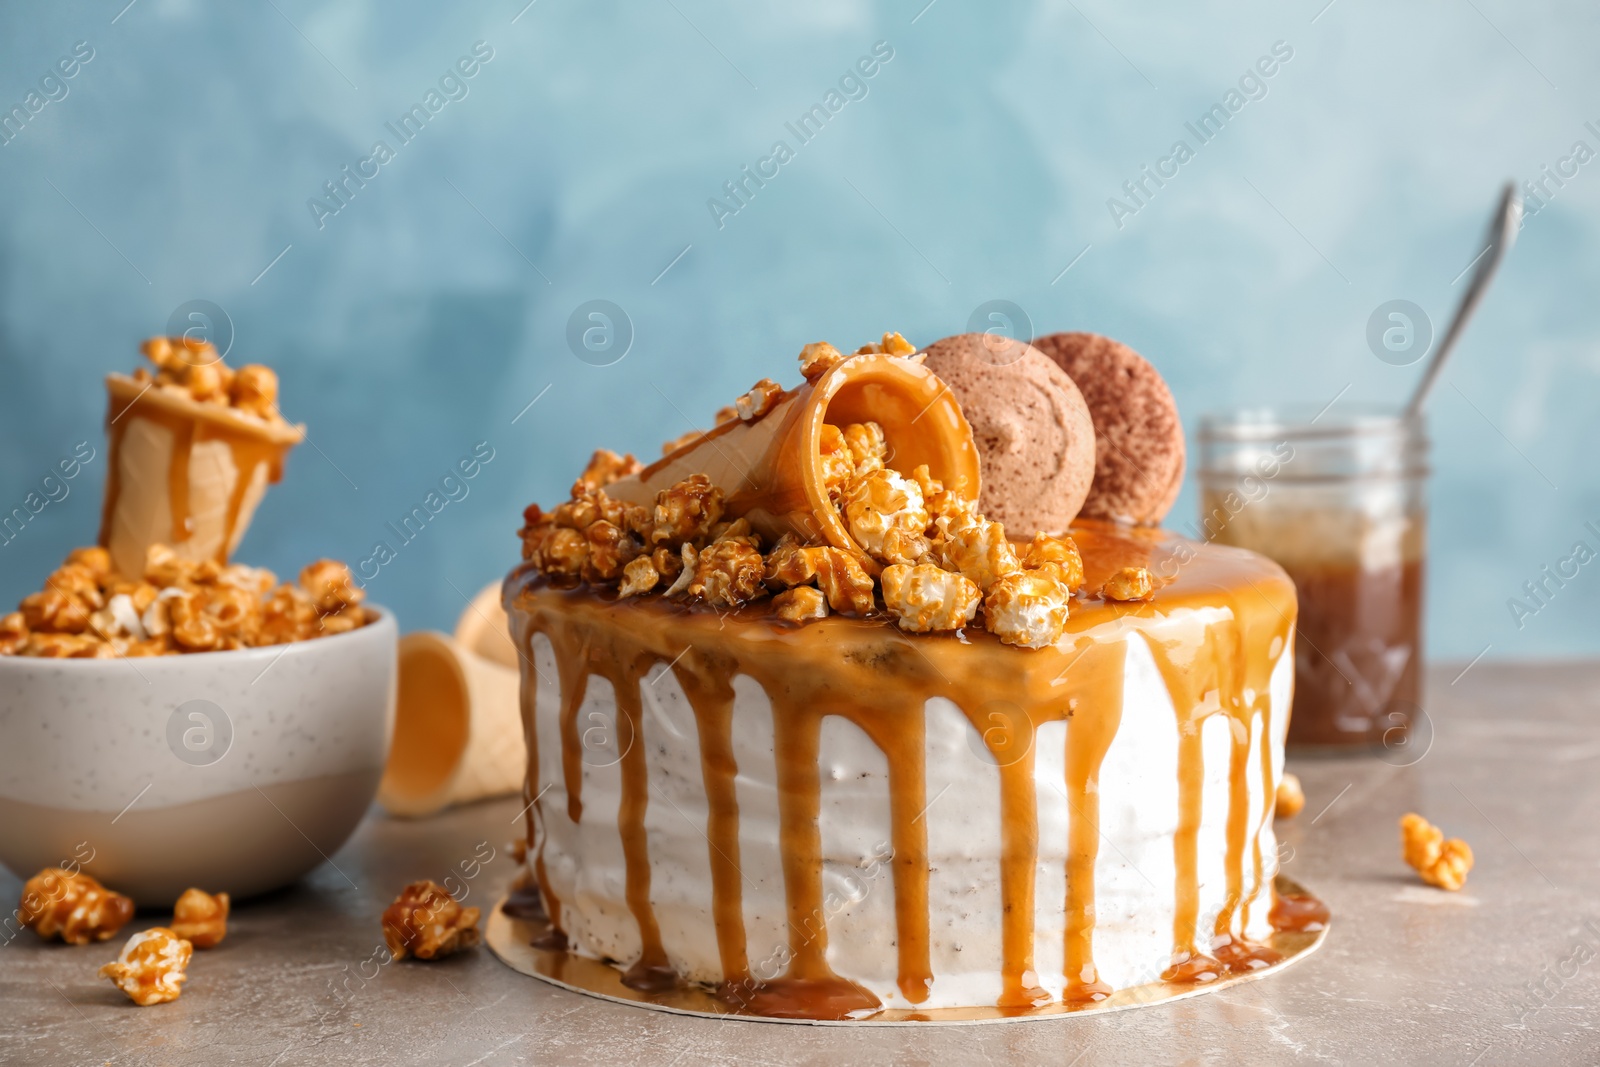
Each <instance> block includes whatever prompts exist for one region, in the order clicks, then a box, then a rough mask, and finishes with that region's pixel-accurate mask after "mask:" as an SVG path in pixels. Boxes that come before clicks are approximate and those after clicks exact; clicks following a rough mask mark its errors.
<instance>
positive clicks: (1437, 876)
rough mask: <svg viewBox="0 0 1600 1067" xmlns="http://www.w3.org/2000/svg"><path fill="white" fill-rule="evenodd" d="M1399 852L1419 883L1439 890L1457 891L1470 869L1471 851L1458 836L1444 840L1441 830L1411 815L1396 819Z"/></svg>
mask: <svg viewBox="0 0 1600 1067" xmlns="http://www.w3.org/2000/svg"><path fill="white" fill-rule="evenodd" d="M1400 849H1401V853H1402V854H1403V855H1404V857H1405V861H1406V863H1408V864H1410V865H1411V867H1412V868H1413V869H1414V870H1415V871H1416V872H1417V873H1418V874H1419V875H1421V876H1422V880H1423V881H1424V882H1427V883H1428V884H1429V885H1434V886H1438V887H1439V888H1440V889H1449V890H1452V891H1454V890H1457V889H1460V888H1461V887H1462V886H1463V885H1465V884H1466V882H1467V872H1468V871H1470V870H1472V848H1471V847H1470V846H1469V845H1468V844H1467V843H1466V842H1465V841H1463V840H1461V839H1460V838H1459V837H1452V838H1450V839H1449V840H1446V839H1445V836H1444V831H1443V830H1441V829H1439V828H1438V827H1437V826H1435V825H1433V824H1432V823H1430V822H1429V821H1428V820H1427V819H1424V818H1423V817H1422V816H1421V815H1417V814H1416V813H1414V812H1413V813H1410V814H1407V815H1404V816H1402V817H1401V819H1400Z"/></svg>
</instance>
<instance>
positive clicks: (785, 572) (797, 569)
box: [762, 534, 819, 589]
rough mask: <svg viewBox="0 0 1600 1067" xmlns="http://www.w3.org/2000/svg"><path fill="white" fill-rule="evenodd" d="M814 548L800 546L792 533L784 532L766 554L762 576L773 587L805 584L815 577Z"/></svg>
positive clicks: (780, 587) (782, 587) (785, 587)
mask: <svg viewBox="0 0 1600 1067" xmlns="http://www.w3.org/2000/svg"><path fill="white" fill-rule="evenodd" d="M817 551H819V550H818V549H814V548H801V547H800V543H799V542H798V541H796V540H795V537H794V534H784V535H783V536H782V537H780V538H779V539H778V543H777V544H776V545H774V546H773V547H772V551H771V552H769V553H768V554H767V560H766V566H765V568H764V570H763V574H762V577H763V578H764V579H765V581H766V583H767V584H768V585H769V586H772V587H773V588H775V589H787V588H789V587H791V586H797V585H806V584H807V583H809V582H812V581H814V580H815V579H816V577H817V560H816V556H815V553H816V552H817Z"/></svg>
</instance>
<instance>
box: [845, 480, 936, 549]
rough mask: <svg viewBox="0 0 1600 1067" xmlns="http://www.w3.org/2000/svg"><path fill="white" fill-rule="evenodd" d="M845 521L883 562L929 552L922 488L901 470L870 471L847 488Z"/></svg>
mask: <svg viewBox="0 0 1600 1067" xmlns="http://www.w3.org/2000/svg"><path fill="white" fill-rule="evenodd" d="M844 517H845V525H846V526H847V527H848V528H849V530H850V536H851V537H853V538H855V540H856V543H857V544H859V545H860V546H861V547H862V548H865V549H866V550H867V552H868V553H869V554H871V556H872V557H873V558H874V559H876V560H878V561H879V562H880V563H916V562H917V561H919V560H920V559H922V557H923V556H925V555H927V554H928V539H927V537H926V536H925V531H926V530H927V528H928V512H927V509H926V508H924V507H923V504H922V490H921V489H920V488H919V487H918V486H917V483H916V482H914V481H911V480H910V479H908V478H906V477H904V476H903V475H901V474H900V473H898V472H896V471H892V470H887V469H884V468H881V467H880V468H877V469H875V470H872V471H869V472H868V473H867V474H866V475H865V476H863V477H859V478H857V479H856V480H855V481H854V482H852V483H851V484H850V487H849V488H848V489H846V490H845V495H844Z"/></svg>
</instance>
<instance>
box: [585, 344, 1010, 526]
mask: <svg viewBox="0 0 1600 1067" xmlns="http://www.w3.org/2000/svg"><path fill="white" fill-rule="evenodd" d="M868 421H871V422H876V423H877V424H878V425H880V426H881V427H883V434H884V439H885V440H886V441H887V443H888V447H889V460H888V466H890V467H893V468H894V469H895V470H897V471H899V472H900V473H902V474H906V475H909V474H910V473H911V471H912V469H913V468H915V467H917V466H919V465H921V464H927V466H928V469H929V472H930V473H931V474H932V475H933V477H935V478H937V479H939V480H940V481H942V482H943V483H944V484H945V487H946V489H948V490H951V491H953V492H955V493H957V494H958V495H959V496H961V497H963V498H966V499H970V500H972V501H976V500H977V499H978V450H977V446H976V445H975V444H974V443H973V440H972V428H971V427H970V426H968V425H967V420H966V417H965V416H964V415H962V413H961V405H960V404H959V403H958V402H957V400H956V397H955V394H953V393H952V392H951V391H950V390H949V388H948V387H946V386H945V384H944V383H943V382H942V381H940V380H939V378H938V377H937V376H936V375H935V374H934V373H933V372H932V371H930V370H928V369H927V368H926V367H924V366H923V365H922V361H921V359H920V358H917V357H913V358H910V359H907V358H904V357H900V356H888V355H862V356H855V357H853V358H851V359H847V360H845V361H844V362H842V363H840V364H838V365H837V366H835V367H834V368H833V369H832V370H829V371H828V372H827V373H826V374H823V375H822V376H821V377H820V378H818V379H817V380H816V381H815V382H808V383H806V384H804V385H801V386H799V387H797V388H795V389H791V390H789V391H788V392H787V393H784V394H783V395H782V396H781V397H780V398H779V399H778V401H777V403H776V404H775V405H774V406H773V408H772V410H770V411H768V412H767V413H766V414H765V415H763V416H762V417H761V418H759V419H756V420H754V421H751V422H745V421H743V420H741V419H733V420H730V421H728V422H724V423H722V424H721V425H720V426H718V427H717V428H716V429H714V430H708V431H707V432H706V433H705V434H703V435H701V437H700V438H699V439H698V440H695V441H691V442H690V443H689V444H686V445H684V446H683V447H682V448H680V449H678V450H677V451H675V452H672V453H670V454H668V455H666V456H663V457H662V458H661V459H660V460H657V461H656V462H655V463H652V464H651V465H650V466H648V467H646V468H645V469H644V470H642V471H640V472H639V473H638V474H635V475H630V476H629V477H626V478H622V479H620V480H618V481H615V482H612V483H610V484H609V485H607V486H606V487H605V490H606V493H607V495H609V496H610V497H611V498H612V499H614V500H622V501H626V502H627V503H630V504H647V505H648V504H653V503H655V499H656V494H657V493H659V492H660V491H661V490H663V489H666V488H668V487H669V486H672V485H674V484H675V483H677V482H679V481H682V480H683V479H685V478H688V477H689V476H690V475H693V474H704V475H706V476H707V477H708V478H710V479H711V483H712V484H713V485H715V486H717V487H718V488H720V489H721V490H722V493H723V501H724V506H725V511H724V514H725V515H727V516H728V517H730V518H740V517H742V518H745V519H747V520H749V522H750V525H751V527H752V528H753V529H754V530H756V532H758V533H760V534H761V535H762V536H764V537H766V538H768V539H770V540H776V539H777V538H779V537H781V536H783V535H784V534H786V533H792V534H794V535H795V536H796V537H798V538H800V539H801V540H802V541H811V542H816V541H823V542H826V543H828V544H831V545H833V546H835V547H836V548H842V549H847V550H849V551H853V552H860V551H861V548H860V546H859V545H857V544H856V543H855V541H854V540H853V539H852V538H851V537H850V533H849V531H848V530H847V529H846V528H845V525H844V522H843V520H841V519H840V518H839V513H838V510H837V509H836V508H835V507H834V506H833V505H832V504H830V503H829V501H828V490H827V487H826V485H825V484H824V483H823V476H822V458H821V455H820V452H819V447H818V446H819V438H820V437H821V433H822V427H823V425H824V424H829V423H831V424H833V425H835V426H839V427H844V426H847V425H849V424H850V423H853V422H868Z"/></svg>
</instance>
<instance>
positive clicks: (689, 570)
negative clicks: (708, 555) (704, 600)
mask: <svg viewBox="0 0 1600 1067" xmlns="http://www.w3.org/2000/svg"><path fill="white" fill-rule="evenodd" d="M681 553H682V555H681V558H680V560H679V563H678V577H677V578H675V579H674V580H673V582H672V584H671V585H669V586H667V591H666V592H665V593H662V594H661V595H662V596H668V597H673V596H677V595H678V594H680V593H682V592H683V591H684V590H686V589H688V588H689V583H690V582H692V581H694V577H695V569H696V564H697V563H698V562H699V556H700V553H699V552H698V551H696V550H695V547H694V546H693V545H691V544H689V543H688V542H687V541H685V542H684V543H683V548H682V549H681Z"/></svg>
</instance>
